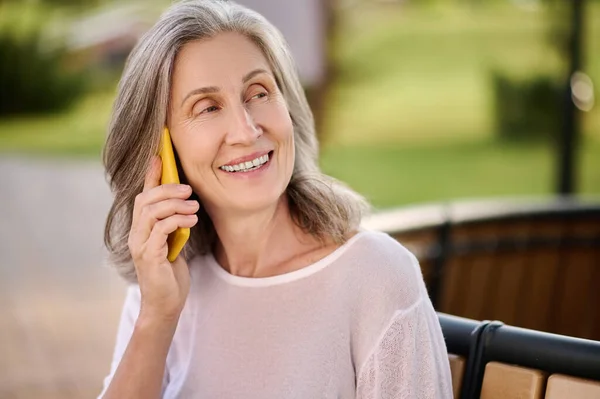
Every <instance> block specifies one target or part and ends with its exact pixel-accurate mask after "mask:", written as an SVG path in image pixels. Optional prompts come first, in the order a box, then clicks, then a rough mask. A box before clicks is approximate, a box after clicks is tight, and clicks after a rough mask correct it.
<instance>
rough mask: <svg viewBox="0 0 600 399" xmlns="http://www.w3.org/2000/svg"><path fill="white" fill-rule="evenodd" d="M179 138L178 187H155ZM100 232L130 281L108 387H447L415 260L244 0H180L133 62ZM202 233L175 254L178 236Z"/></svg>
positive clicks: (223, 391)
mask: <svg viewBox="0 0 600 399" xmlns="http://www.w3.org/2000/svg"><path fill="white" fill-rule="evenodd" d="M164 126H167V127H168V128H169V130H170V132H171V136H172V141H173V146H174V148H175V150H176V153H177V156H178V162H179V168H180V176H181V177H182V183H183V184H181V185H175V184H172V185H160V184H159V180H160V173H161V163H160V160H159V158H158V157H156V156H155V155H154V154H157V152H158V148H159V138H160V135H161V132H162V130H163V127H164ZM104 162H105V166H106V171H107V175H108V177H109V181H110V183H111V186H112V190H113V192H114V193H115V199H114V204H113V206H112V209H111V211H110V214H109V216H108V220H107V226H106V233H105V241H106V243H107V246H108V248H109V249H110V252H111V254H112V257H113V262H114V263H115V264H116V265H117V267H118V269H119V271H120V273H121V274H122V275H123V276H124V277H126V278H127V279H129V280H130V281H131V282H132V284H131V285H130V288H129V289H128V293H127V297H126V301H125V304H124V309H123V313H122V318H121V322H120V326H119V331H118V336H117V343H116V348H115V351H114V359H113V364H112V368H111V372H110V374H109V375H108V377H107V378H106V379H105V384H104V390H103V392H102V394H101V395H100V396H101V397H104V398H145V399H146V398H155V397H165V398H261V399H268V398H380V397H386V398H450V397H451V383H450V373H449V365H448V360H447V355H446V348H445V344H444V340H443V337H442V334H441V329H440V326H439V324H438V320H437V317H436V314H435V312H434V310H433V308H432V306H431V302H430V301H429V298H428V296H427V291H426V288H425V285H424V283H423V278H422V275H421V271H420V269H419V266H418V263H417V261H416V259H415V257H414V256H413V255H412V254H411V253H409V252H408V251H407V250H406V249H405V248H404V247H402V246H401V245H400V244H398V243H397V242H396V241H395V240H393V239H392V238H390V237H389V236H386V235H384V234H382V233H378V232H370V231H366V230H361V229H360V228H359V223H360V220H361V215H362V213H363V211H364V210H365V205H364V201H363V200H362V199H361V197H360V196H359V195H357V194H355V193H354V192H352V191H351V190H349V189H347V188H344V187H343V186H342V185H341V184H339V183H338V182H336V181H334V180H333V179H331V178H328V177H326V176H324V175H323V174H321V172H320V171H319V168H318V166H317V143H316V139H315V132H314V127H313V119H312V115H311V112H310V110H309V107H308V105H307V102H306V99H305V97H304V94H303V91H302V88H301V86H300V83H299V79H298V76H297V74H296V72H295V68H294V64H293V60H292V58H291V56H290V52H289V50H288V47H287V46H286V44H285V43H284V40H283V38H282V36H281V35H280V33H279V32H278V31H277V30H276V29H275V28H274V27H273V26H272V25H271V24H269V23H268V22H267V21H266V20H265V19H264V18H263V17H261V16H260V15H258V14H256V13H254V12H252V11H250V10H248V9H246V8H243V7H241V6H239V5H237V4H235V3H232V2H223V1H201V0H198V1H187V2H182V3H177V4H175V5H173V6H172V7H171V8H170V9H169V10H168V11H167V12H166V13H165V14H164V15H163V16H162V17H161V19H160V20H159V21H158V22H157V24H156V25H155V26H154V27H153V28H152V29H151V30H150V31H149V32H148V33H147V34H146V35H145V37H143V38H142V40H141V41H140V43H139V44H138V45H137V46H136V48H135V49H134V50H133V52H132V54H131V55H130V58H129V60H128V63H127V66H126V68H125V71H124V74H123V77H122V80H121V83H120V86H119V92H118V96H117V99H116V103H115V107H114V114H113V119H112V122H111V126H110V132H109V136H108V139H107V143H106V147H105V153H104ZM178 227H189V228H191V230H192V233H191V238H190V241H189V242H188V244H187V247H186V249H185V252H184V253H183V254H181V255H180V256H179V257H178V258H177V259H176V260H175V261H174V262H173V263H170V262H169V261H168V260H167V259H166V255H167V245H166V238H167V236H168V234H169V233H171V232H173V231H174V230H175V229H176V228H178Z"/></svg>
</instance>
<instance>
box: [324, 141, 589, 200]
mask: <svg viewBox="0 0 600 399" xmlns="http://www.w3.org/2000/svg"><path fill="white" fill-rule="evenodd" d="M580 149H581V158H580V162H579V164H578V171H579V173H578V192H579V193H582V194H598V193H599V192H600V156H599V155H600V141H597V140H586V141H585V142H584V143H583V144H582V145H581V146H580ZM555 151H556V149H555V148H552V147H551V146H548V145H544V144H542V143H527V144H525V143H519V144H511V143H499V142H496V141H493V140H487V139H483V140H479V141H472V142H470V143H454V144H443V145H422V144H421V145H414V146H406V145H386V146H352V147H330V148H327V149H325V150H324V151H323V153H322V156H321V167H322V169H323V170H324V171H325V172H326V173H328V174H331V175H332V176H335V177H337V178H339V179H340V180H342V181H344V182H346V183H348V184H349V185H350V186H351V187H352V188H354V189H355V190H357V191H358V192H360V193H362V194H363V195H365V196H366V197H367V199H368V200H370V201H371V202H372V203H373V205H374V206H375V207H380V208H385V207H392V206H397V205H407V204H416V203H421V202H429V201H447V200H454V199H459V198H469V197H470V198H478V197H488V196H516V195H539V194H550V193H552V192H553V191H554V186H555V182H554V175H555V164H554V159H555Z"/></svg>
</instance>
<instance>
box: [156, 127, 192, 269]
mask: <svg viewBox="0 0 600 399" xmlns="http://www.w3.org/2000/svg"><path fill="white" fill-rule="evenodd" d="M160 158H161V160H162V176H161V179H160V184H179V174H178V173H177V164H176V163H175V153H174V152H173V143H172V142H171V135H170V134H169V129H168V128H166V127H165V129H164V130H163V134H162V138H161V143H160ZM189 238H190V229H189V228H178V229H177V230H175V231H174V232H172V233H171V234H169V237H168V238H167V246H168V247H169V253H168V255H167V259H168V260H169V262H174V261H175V259H177V256H178V255H179V253H180V252H181V250H182V249H183V247H184V246H185V243H186V242H187V240H188V239H189Z"/></svg>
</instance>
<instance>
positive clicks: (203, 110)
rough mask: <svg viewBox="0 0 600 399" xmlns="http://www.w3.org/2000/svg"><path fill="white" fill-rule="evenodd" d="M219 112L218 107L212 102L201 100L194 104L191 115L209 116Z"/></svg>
mask: <svg viewBox="0 0 600 399" xmlns="http://www.w3.org/2000/svg"><path fill="white" fill-rule="evenodd" d="M218 110H219V106H218V105H217V104H215V103H214V101H205V100H201V101H199V102H197V103H196V104H194V107H193V108H192V114H193V115H196V116H197V115H201V114H209V113H213V112H216V111H218Z"/></svg>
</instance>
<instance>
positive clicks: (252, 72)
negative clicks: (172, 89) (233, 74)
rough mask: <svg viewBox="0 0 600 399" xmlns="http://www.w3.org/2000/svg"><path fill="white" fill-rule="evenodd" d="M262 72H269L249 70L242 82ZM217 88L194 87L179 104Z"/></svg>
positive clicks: (260, 69)
mask: <svg viewBox="0 0 600 399" xmlns="http://www.w3.org/2000/svg"><path fill="white" fill-rule="evenodd" d="M262 73H266V74H269V72H267V71H266V70H265V69H262V68H258V69H255V70H253V71H250V72H248V73H247V74H246V75H245V76H244V77H243V78H242V83H246V82H248V81H249V80H250V79H252V78H253V77H255V76H256V75H260V74H262ZM219 90H221V89H220V88H219V87H217V86H207V87H200V88H198V89H194V90H192V91H190V92H189V93H188V94H187V95H186V96H185V98H184V99H183V101H181V106H183V104H185V102H186V101H187V99H188V98H190V97H191V96H195V95H197V94H213V93H217V92H218V91H219Z"/></svg>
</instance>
